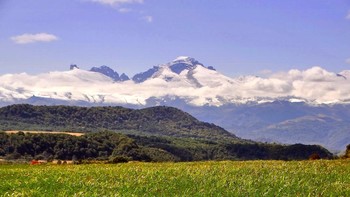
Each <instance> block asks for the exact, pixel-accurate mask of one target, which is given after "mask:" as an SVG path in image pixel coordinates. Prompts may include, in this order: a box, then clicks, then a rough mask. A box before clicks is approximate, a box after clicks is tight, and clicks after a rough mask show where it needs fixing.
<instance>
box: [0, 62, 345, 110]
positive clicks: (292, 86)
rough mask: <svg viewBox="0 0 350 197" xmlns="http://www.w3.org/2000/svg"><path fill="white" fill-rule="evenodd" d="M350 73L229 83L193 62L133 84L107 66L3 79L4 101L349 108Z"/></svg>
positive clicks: (316, 72)
mask: <svg viewBox="0 0 350 197" xmlns="http://www.w3.org/2000/svg"><path fill="white" fill-rule="evenodd" d="M349 75H350V74H349V71H343V72H340V73H338V74H336V73H332V72H328V71H326V70H324V69H322V68H321V67H312V68H310V69H308V70H304V71H301V70H290V71H288V72H285V73H275V74H272V75H271V76H270V77H268V78H262V77H257V76H241V77H236V78H230V77H228V76H225V75H224V74H222V73H220V72H218V71H216V70H215V69H214V68H213V67H206V66H204V65H203V64H202V63H200V62H199V61H197V60H195V59H194V58H190V57H184V56H182V57H178V58H176V59H175V60H173V61H171V62H169V63H167V64H161V65H159V66H154V67H153V68H151V69H149V70H147V71H145V72H142V73H139V74H136V75H135V76H134V77H132V80H128V79H129V78H128V77H127V75H125V74H122V75H120V76H119V74H118V73H117V72H116V71H114V70H113V69H111V68H109V67H107V66H101V67H98V68H97V67H94V68H92V69H91V71H85V70H81V69H78V67H77V66H76V65H74V66H73V67H72V66H71V70H70V71H65V72H50V73H42V74H38V75H28V74H26V73H20V74H7V75H2V76H0V101H2V102H19V101H20V100H26V99H29V98H31V97H33V96H34V97H41V98H50V99H58V100H63V101H69V102H72V101H79V102H87V103H97V104H106V105H107V104H132V105H147V102H148V101H149V99H151V98H152V99H153V100H154V99H158V100H159V101H162V102H164V101H165V102H166V100H169V98H172V99H174V98H179V99H182V100H184V101H186V103H187V104H189V105H194V106H223V105H227V104H244V103H266V102H273V101H275V100H287V101H291V102H307V103H310V104H336V103H349V102H350V83H349V81H348V80H349V79H350V78H349V77H350V76H349Z"/></svg>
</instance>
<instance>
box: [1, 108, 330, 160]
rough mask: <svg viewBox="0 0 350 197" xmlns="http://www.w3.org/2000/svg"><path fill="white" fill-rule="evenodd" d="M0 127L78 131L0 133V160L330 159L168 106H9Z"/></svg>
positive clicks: (321, 152) (308, 148) (317, 148)
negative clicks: (261, 140)
mask: <svg viewBox="0 0 350 197" xmlns="http://www.w3.org/2000/svg"><path fill="white" fill-rule="evenodd" d="M0 121H1V130H3V131H6V130H38V131H40V130H42V131H80V132H84V133H85V135H83V136H72V135H67V134H33V133H24V132H19V133H16V134H8V133H5V132H0V157H3V158H5V159H9V160H14V159H27V160H30V159H43V160H53V159H60V160H76V161H81V160H101V161H108V162H113V163H117V162H126V161H152V162H161V161H176V162H177V161H203V160H253V159H263V160H265V159H276V160H303V159H308V158H309V157H310V156H312V155H313V156H315V155H317V157H319V158H331V157H332V154H331V153H330V152H329V151H328V150H326V149H324V148H322V147H321V146H316V145H302V144H295V145H279V144H266V143H256V142H253V141H249V140H243V139H240V138H238V137H236V136H235V135H233V134H231V133H229V132H227V131H225V130H224V129H222V128H220V127H218V126H215V125H213V124H209V123H203V122H200V121H198V120H197V119H195V118H193V117H192V116H190V115H189V114H187V113H184V112H182V111H180V110H178V109H175V108H171V107H152V108H146V109H140V110H134V109H127V108H122V107H91V108H85V107H69V106H32V105H13V106H7V107H4V108H1V109H0Z"/></svg>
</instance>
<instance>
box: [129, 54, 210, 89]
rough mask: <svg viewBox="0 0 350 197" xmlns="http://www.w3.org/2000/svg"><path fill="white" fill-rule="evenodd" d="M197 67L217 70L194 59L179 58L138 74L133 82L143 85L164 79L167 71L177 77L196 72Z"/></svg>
mask: <svg viewBox="0 0 350 197" xmlns="http://www.w3.org/2000/svg"><path fill="white" fill-rule="evenodd" d="M196 67H203V68H205V69H209V70H214V71H215V69H214V68H213V67H212V66H209V67H205V66H204V65H203V64H202V63H200V62H199V61H197V60H196V59H194V58H191V57H188V56H179V57H177V58H176V59H174V60H173V61H172V62H169V63H167V64H162V65H159V66H154V67H153V68H151V69H149V70H147V71H145V72H142V73H138V74H136V75H135V76H134V77H133V81H135V82H136V83H142V82H144V81H146V80H148V79H151V78H157V77H159V76H163V77H164V75H165V74H162V72H165V71H166V72H169V70H170V72H172V73H174V74H176V75H180V74H181V73H182V72H183V71H185V70H186V71H187V72H189V71H192V70H194V69H195V68H196ZM165 68H167V69H165ZM187 72H186V73H187ZM167 75H169V73H167ZM170 75H173V74H170ZM167 81H168V78H167Z"/></svg>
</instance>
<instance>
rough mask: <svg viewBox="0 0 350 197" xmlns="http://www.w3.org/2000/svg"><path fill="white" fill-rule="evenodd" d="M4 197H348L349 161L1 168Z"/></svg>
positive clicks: (1, 191)
mask: <svg viewBox="0 0 350 197" xmlns="http://www.w3.org/2000/svg"><path fill="white" fill-rule="evenodd" d="M0 177H1V181H0V194H1V196H350V160H334V161H327V160H319V161H291V162H284V161H222V162H191V163H138V162H136V163H125V164H114V165H113V164H90V165H49V164H47V165H35V166H30V165H24V164H22V165H20V164H15V165H0Z"/></svg>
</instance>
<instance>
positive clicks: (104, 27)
mask: <svg viewBox="0 0 350 197" xmlns="http://www.w3.org/2000/svg"><path fill="white" fill-rule="evenodd" d="M349 24H350V2H346V1H342V0H338V1H322V2H320V1H316V0H311V1H307V2H305V1H301V0H298V1H293V2H278V3H276V2H275V1H271V0H268V1H265V2H264V3H261V2H255V3H248V2H246V1H242V0H236V1H228V0H224V1H220V2H215V3H212V2H202V1H199V0H194V1H191V2H183V1H175V2H168V1H167V2H163V1H162V2H159V1H155V0H123V1H121V0H62V1H59V2H58V1H52V0H51V1H47V0H35V1H34V0H28V1H18V0H12V1H9V0H4V1H1V2H0V28H1V29H2V31H1V32H0V43H1V45H2V47H1V48H0V75H3V74H8V73H23V72H25V73H28V74H39V73H46V72H49V71H65V70H68V68H69V65H70V64H76V65H78V66H79V67H80V68H81V69H84V70H89V69H90V68H91V67H99V66H102V65H106V66H108V67H110V68H112V69H113V70H115V71H117V72H118V73H119V74H121V73H126V74H127V75H128V76H132V75H134V74H136V73H138V72H142V71H145V70H147V69H149V68H151V67H152V66H156V65H160V64H165V63H168V62H170V61H172V60H173V59H175V58H176V57H178V56H182V55H186V56H190V57H193V58H195V59H197V60H198V61H199V62H201V63H203V64H204V65H205V66H213V67H214V68H216V69H217V70H218V71H219V72H221V73H224V74H225V75H227V76H230V77H236V76H241V75H261V73H263V72H270V73H278V72H281V71H282V72H283V71H289V70H291V69H298V70H306V69H309V68H312V67H314V66H319V67H322V68H323V69H325V70H327V71H330V72H334V73H339V72H341V71H343V70H348V67H349V65H350V54H349V52H348V51H350V45H348V43H349V41H350V25H349ZM8 27H11V28H8Z"/></svg>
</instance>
